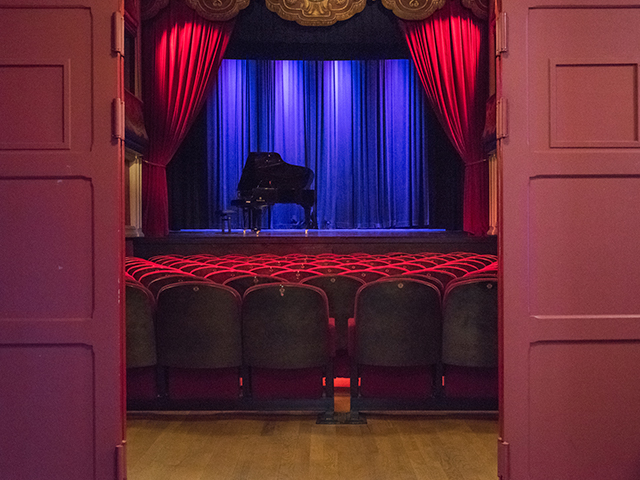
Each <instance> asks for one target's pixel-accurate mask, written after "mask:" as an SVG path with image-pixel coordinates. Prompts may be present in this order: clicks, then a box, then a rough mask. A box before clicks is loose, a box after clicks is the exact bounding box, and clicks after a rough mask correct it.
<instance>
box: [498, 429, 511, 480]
mask: <svg viewBox="0 0 640 480" xmlns="http://www.w3.org/2000/svg"><path fill="white" fill-rule="evenodd" d="M510 474H511V472H510V471H509V444H508V443H507V442H505V441H504V440H502V438H498V478H499V479H500V480H509V478H510Z"/></svg>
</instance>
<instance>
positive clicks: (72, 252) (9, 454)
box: [0, 0, 124, 480]
mask: <svg viewBox="0 0 640 480" xmlns="http://www.w3.org/2000/svg"><path fill="white" fill-rule="evenodd" d="M116 10H118V2H117V1H115V0H111V1H109V0H78V1H73V2H66V1H61V0H38V1H37V2H33V1H26V0H4V1H3V2H1V5H0V45H2V48H0V478H2V479H3V480H40V479H42V480H54V479H55V480H58V479H59V480H85V479H100V480H102V479H104V480H113V479H114V478H117V473H118V472H117V470H118V469H117V468H116V451H121V450H122V449H121V448H118V446H119V445H120V444H121V443H122V440H123V431H124V427H123V423H124V416H123V409H122V400H121V390H122V388H121V374H120V369H121V364H122V362H121V357H122V354H121V347H120V345H121V338H120V336H121V318H122V315H121V310H122V307H121V295H122V289H121V284H120V282H121V264H122V251H123V232H122V229H123V220H122V219H123V215H122V207H121V199H122V174H121V165H122V163H121V158H120V155H121V154H120V150H121V145H120V142H119V141H115V140H113V138H112V126H111V105H112V101H113V99H114V98H116V97H118V89H119V83H118V69H119V66H118V64H119V60H118V58H117V56H116V55H114V54H113V53H112V51H111V17H112V14H113V12H115V11H116Z"/></svg>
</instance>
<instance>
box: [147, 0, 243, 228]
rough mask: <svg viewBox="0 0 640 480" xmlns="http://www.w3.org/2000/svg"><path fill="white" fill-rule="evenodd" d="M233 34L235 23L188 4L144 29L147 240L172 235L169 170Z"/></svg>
mask: <svg viewBox="0 0 640 480" xmlns="http://www.w3.org/2000/svg"><path fill="white" fill-rule="evenodd" d="M232 29H233V21H229V22H211V21H208V20H204V19H203V18H201V17H200V16H198V15H197V14H196V13H195V12H194V11H193V10H191V9H190V8H189V7H187V6H185V5H184V4H183V3H182V2H171V3H170V5H169V7H167V8H166V9H165V10H163V11H162V12H161V13H160V14H158V15H157V16H156V17H154V18H153V19H152V20H151V21H149V22H147V23H145V24H144V25H143V29H142V35H143V42H142V46H143V55H142V61H143V66H142V68H143V78H144V79H145V82H144V85H143V90H142V92H143V100H144V108H145V123H146V127H147V133H148V135H149V149H148V152H147V155H146V157H145V162H144V163H143V171H142V205H143V212H142V223H143V231H144V233H145V235H147V236H151V237H155V236H164V235H167V234H168V232H169V215H168V208H169V207H168V198H167V178H166V171H165V167H166V165H167V164H168V163H169V162H170V161H171V158H172V157H173V155H174V154H175V152H176V150H177V149H178V147H179V145H180V142H181V141H182V140H183V138H184V137H185V135H186V134H187V132H188V131H189V128H190V126H191V124H192V123H193V121H194V120H195V118H196V116H197V114H198V112H199V111H200V109H201V108H202V106H203V104H204V101H205V100H206V97H207V93H208V90H209V89H210V86H211V84H212V83H213V82H214V79H215V76H216V75H215V74H216V72H217V70H218V67H219V66H220V62H221V61H222V57H223V55H224V51H225V49H226V47H227V44H228V41H229V37H230V35H231V32H232Z"/></svg>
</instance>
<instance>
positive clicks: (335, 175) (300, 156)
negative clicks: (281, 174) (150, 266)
mask: <svg viewBox="0 0 640 480" xmlns="http://www.w3.org/2000/svg"><path fill="white" fill-rule="evenodd" d="M207 109H208V118H207V125H208V132H209V135H208V139H207V141H208V156H209V168H210V174H209V177H210V180H209V184H210V188H211V190H210V198H211V203H212V205H213V206H212V208H211V210H212V211H215V210H217V209H225V208H227V207H228V205H229V202H230V201H231V200H232V199H233V198H235V196H236V186H237V184H238V181H239V178H240V175H241V173H242V168H243V166H244V162H245V160H246V158H247V155H248V153H249V152H251V151H275V152H278V153H279V154H280V155H281V156H282V158H283V160H284V161H285V162H287V163H291V164H294V165H302V166H306V167H308V168H311V169H312V170H313V171H314V173H315V179H314V184H313V185H312V186H311V188H314V189H315V190H316V192H317V214H318V215H317V216H318V224H319V226H320V228H325V229H341V228H412V227H422V228H424V227H428V226H429V192H428V184H429V179H428V168H427V151H428V148H427V147H428V145H427V137H428V124H427V118H428V116H429V115H428V109H429V106H428V102H427V99H426V96H425V95H424V92H423V88H422V86H421V84H420V80H419V79H418V77H417V75H416V73H415V69H414V67H413V65H412V63H411V61H409V60H387V61H384V60H383V61H377V60H376V61H335V62H333V61H325V62H321V61H262V60H260V61H257V60H225V61H224V62H223V64H222V66H221V68H220V71H219V78H218V84H217V86H216V88H215V89H214V91H213V94H212V96H211V97H210V100H209V102H208V107H207ZM302 213H303V212H302V209H301V208H300V207H298V206H296V205H276V206H274V208H273V219H272V227H273V228H293V227H297V226H299V225H300V222H301V221H302V220H303V215H302ZM210 223H211V225H215V224H216V219H215V218H211V219H210Z"/></svg>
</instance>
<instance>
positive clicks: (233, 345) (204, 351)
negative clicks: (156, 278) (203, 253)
mask: <svg viewBox="0 0 640 480" xmlns="http://www.w3.org/2000/svg"><path fill="white" fill-rule="evenodd" d="M157 304H158V310H157V327H156V329H157V342H158V364H159V365H160V366H161V367H163V371H164V373H165V375H166V390H165V393H166V397H167V399H168V403H169V406H179V407H181V406H190V407H194V408H196V407H197V408H199V407H202V406H211V407H212V408H214V407H229V408H235V406H236V405H237V402H238V400H239V397H240V369H241V365H242V340H241V322H240V295H239V294H238V292H236V291H235V290H234V289H232V288H230V287H226V286H224V285H216V284H214V283H211V282H182V283H178V284H172V285H167V286H165V287H163V288H162V289H161V290H160V292H159V293H158V301H157Z"/></svg>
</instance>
